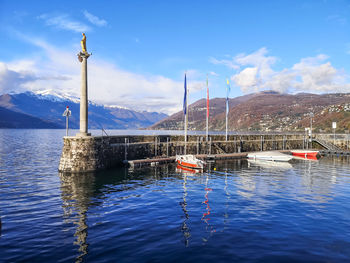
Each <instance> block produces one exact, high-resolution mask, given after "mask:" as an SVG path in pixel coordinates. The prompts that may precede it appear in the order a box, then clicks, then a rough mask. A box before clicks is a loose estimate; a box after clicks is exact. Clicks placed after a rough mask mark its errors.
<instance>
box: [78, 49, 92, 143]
mask: <svg viewBox="0 0 350 263" xmlns="http://www.w3.org/2000/svg"><path fill="white" fill-rule="evenodd" d="M89 57H90V54H88V53H84V52H80V53H79V54H78V58H79V61H80V62H81V93H80V132H79V133H77V135H76V136H79V137H84V136H90V135H91V134H90V133H88V83H87V59H88V58H89Z"/></svg>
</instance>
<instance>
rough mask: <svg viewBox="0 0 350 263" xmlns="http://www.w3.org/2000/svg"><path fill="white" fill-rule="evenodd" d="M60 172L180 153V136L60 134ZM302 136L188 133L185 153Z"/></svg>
mask: <svg viewBox="0 0 350 263" xmlns="http://www.w3.org/2000/svg"><path fill="white" fill-rule="evenodd" d="M63 141H64V144H63V149H62V155H61V159H60V164H59V171H61V172H74V173H76V172H88V171H96V170H100V169H106V168H111V167H115V166H120V165H122V164H123V161H124V160H137V159H146V158H155V157H158V158H159V157H168V156H175V155H176V154H183V153H184V137H183V136H172V135H169V136H147V135H145V136H90V137H64V138H63ZM305 147H306V140H305V137H304V135H298V134H286V135H230V136H229V137H228V141H225V136H223V135H211V136H210V137H209V140H208V141H206V140H205V136H197V135H190V136H188V143H187V153H188V154H209V155H210V154H223V153H236V152H249V151H261V150H264V151H267V150H288V149H303V148H305Z"/></svg>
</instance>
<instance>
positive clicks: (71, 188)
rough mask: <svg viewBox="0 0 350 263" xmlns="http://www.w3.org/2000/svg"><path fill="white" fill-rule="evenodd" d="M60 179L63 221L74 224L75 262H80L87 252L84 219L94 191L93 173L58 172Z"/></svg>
mask: <svg viewBox="0 0 350 263" xmlns="http://www.w3.org/2000/svg"><path fill="white" fill-rule="evenodd" d="M60 179H61V192H62V201H63V202H62V208H63V215H64V221H65V223H73V224H75V225H76V231H75V233H74V236H75V237H76V241H75V242H74V245H77V246H79V249H78V251H79V255H78V256H77V258H76V262H82V260H83V257H84V255H86V254H87V253H88V246H89V244H88V242H87V236H88V225H87V223H86V220H87V211H88V209H89V206H90V205H92V201H91V200H92V197H93V196H94V193H95V175H94V174H92V173H84V174H60ZM94 205H97V204H94Z"/></svg>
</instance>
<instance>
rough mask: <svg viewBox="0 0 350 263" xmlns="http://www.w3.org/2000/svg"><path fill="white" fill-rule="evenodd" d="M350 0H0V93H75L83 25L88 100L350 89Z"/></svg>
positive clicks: (134, 101)
mask: <svg viewBox="0 0 350 263" xmlns="http://www.w3.org/2000/svg"><path fill="white" fill-rule="evenodd" d="M349 15H350V1H344V0H343V1H341V0H339V1H337V0H333V1H321V0H319V1H298V0H293V1H288V0H285V1H268V0H266V1H258V0H257V1H220V0H219V1H204V0H203V1H164V0H163V1H132V0H130V1H64V0H63V1H62V0H61V1H49V2H48V1H10V0H9V1H6V0H0V39H1V48H0V94H2V93H7V92H22V91H26V90H32V91H38V90H43V89H51V90H53V91H56V92H64V93H69V94H72V95H76V96H79V92H80V63H79V62H78V60H77V57H76V54H77V53H78V52H79V50H80V40H81V33H82V32H85V33H86V36H87V49H88V51H89V52H92V56H91V57H90V58H89V60H88V63H89V99H90V100H93V101H96V102H98V103H104V104H108V105H119V106H124V107H129V108H133V109H137V110H151V111H161V112H165V113H174V112H176V111H178V110H181V108H182V96H183V78H184V72H185V71H187V73H188V84H189V88H190V101H191V102H194V101H195V100H197V99H199V98H203V97H205V94H206V92H205V78H206V74H209V87H210V97H211V98H213V97H224V96H225V84H226V78H229V79H230V83H231V94H230V96H231V97H236V96H240V95H243V94H247V93H251V92H257V91H260V90H271V89H272V90H276V91H279V92H284V93H296V92H313V93H326V92H339V91H341V92H350V84H349V83H350V82H349V74H350V63H349V62H350V30H349V28H350V27H349V26H350V20H349V19H350V16H349Z"/></svg>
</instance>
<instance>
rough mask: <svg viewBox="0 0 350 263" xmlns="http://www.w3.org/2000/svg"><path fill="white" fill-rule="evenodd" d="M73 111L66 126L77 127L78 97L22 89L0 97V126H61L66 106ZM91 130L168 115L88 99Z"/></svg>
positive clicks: (138, 124)
mask: <svg viewBox="0 0 350 263" xmlns="http://www.w3.org/2000/svg"><path fill="white" fill-rule="evenodd" d="M67 106H69V109H70V110H71V112H72V115H71V117H70V118H69V126H70V128H73V129H78V128H79V111H80V105H79V99H78V98H75V97H72V96H69V95H66V94H59V93H55V92H53V91H50V90H48V91H42V92H37V93H33V92H24V93H18V94H3V95H1V96H0V128H64V127H65V123H66V119H65V117H63V116H62V114H63V112H64V110H65V109H66V107H67ZM88 107H89V128H90V129H101V128H104V129H136V128H144V127H148V126H150V125H152V124H154V123H155V122H157V121H160V120H161V119H164V118H165V117H167V116H168V115H166V114H163V113H157V112H147V111H142V112H138V111H134V110H131V109H126V108H122V107H118V106H113V107H111V106H104V105H98V104H96V103H93V102H90V101H89V106H88Z"/></svg>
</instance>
